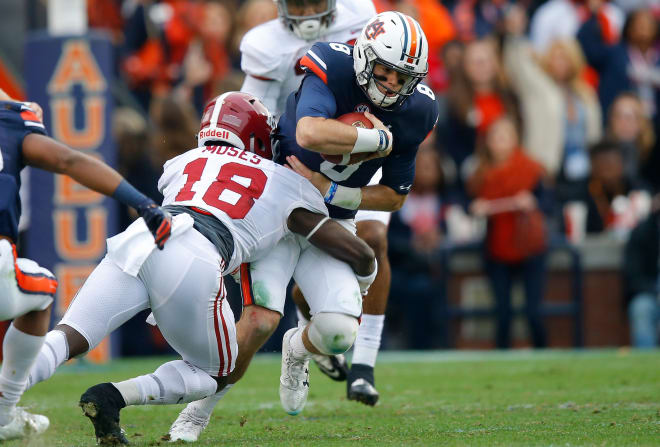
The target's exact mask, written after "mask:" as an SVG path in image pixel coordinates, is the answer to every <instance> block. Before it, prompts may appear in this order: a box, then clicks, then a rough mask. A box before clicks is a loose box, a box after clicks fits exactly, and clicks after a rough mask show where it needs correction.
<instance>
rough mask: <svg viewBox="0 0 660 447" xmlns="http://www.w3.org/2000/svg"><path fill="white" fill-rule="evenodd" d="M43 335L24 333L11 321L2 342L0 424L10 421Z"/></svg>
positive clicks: (42, 340) (41, 343)
mask: <svg viewBox="0 0 660 447" xmlns="http://www.w3.org/2000/svg"><path fill="white" fill-rule="evenodd" d="M45 338H46V337H45V336H43V335H41V336H37V335H30V334H26V333H25V332H22V331H19V330H18V329H16V327H15V326H14V324H13V323H12V324H11V325H10V326H9V329H8V330H7V333H6V334H5V339H4V341H3V342H2V355H3V361H2V368H1V369H0V425H7V424H8V423H9V422H11V420H12V418H13V414H14V409H15V408H16V404H17V403H18V401H19V399H20V398H21V395H22V394H23V391H24V390H25V383H26V381H27V377H28V374H29V372H30V368H31V367H32V364H33V363H34V360H35V358H36V357H37V354H39V350H40V349H41V346H42V345H43V344H44V340H45Z"/></svg>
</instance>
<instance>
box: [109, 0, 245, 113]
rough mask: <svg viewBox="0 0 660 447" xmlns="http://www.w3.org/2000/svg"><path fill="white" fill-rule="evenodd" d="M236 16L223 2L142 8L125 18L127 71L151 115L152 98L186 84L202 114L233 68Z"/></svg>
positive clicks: (166, 3)
mask: <svg viewBox="0 0 660 447" xmlns="http://www.w3.org/2000/svg"><path fill="white" fill-rule="evenodd" d="M233 20H234V15H233V14H232V13H231V10H230V9H229V6H228V5H227V4H225V3H224V2H222V1H209V2H191V1H174V0H168V1H163V2H151V1H145V2H142V3H140V4H138V5H137V6H136V7H135V8H134V9H133V11H132V13H131V14H130V15H129V17H128V18H127V19H126V22H125V34H126V44H125V49H124V59H123V62H122V72H123V74H124V75H125V77H126V78H127V81H128V83H129V85H130V87H131V89H132V91H133V92H134V94H135V95H136V96H137V97H138V98H139V100H140V103H141V104H142V106H143V107H144V109H145V110H148V107H149V103H150V101H151V97H152V95H154V94H156V95H158V94H165V93H167V92H168V91H169V90H170V89H171V88H172V87H173V86H175V85H177V84H180V83H182V84H183V85H184V86H185V87H186V88H189V89H194V90H196V94H195V95H194V96H193V97H194V100H195V105H196V107H197V109H199V110H201V108H202V106H203V105H204V101H205V99H206V98H208V97H210V96H211V95H212V94H213V91H212V89H213V86H214V84H215V83H217V82H218V81H219V80H221V79H222V78H223V77H224V76H226V75H227V73H228V72H229V70H230V68H231V60H230V57H229V54H228V48H229V46H230V41H231V39H230V36H231V33H232V31H233Z"/></svg>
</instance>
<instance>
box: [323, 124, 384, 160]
mask: <svg viewBox="0 0 660 447" xmlns="http://www.w3.org/2000/svg"><path fill="white" fill-rule="evenodd" d="M336 119H337V121H341V122H342V123H344V124H348V125H350V126H353V127H364V128H365V129H373V128H374V125H373V124H371V121H369V118H367V117H366V116H364V113H361V112H351V113H345V114H344V115H342V116H339V117H337V118H336ZM372 154H373V152H361V153H358V154H345V155H328V154H321V156H322V157H323V158H324V159H325V160H327V161H329V162H330V163H333V164H336V165H352V164H355V163H359V162H361V161H362V160H364V159H365V158H367V157H369V156H370V155H372Z"/></svg>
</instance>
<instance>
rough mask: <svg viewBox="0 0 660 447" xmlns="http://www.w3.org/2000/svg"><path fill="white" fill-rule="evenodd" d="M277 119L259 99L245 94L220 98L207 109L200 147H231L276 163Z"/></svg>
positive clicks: (230, 93)
mask: <svg viewBox="0 0 660 447" xmlns="http://www.w3.org/2000/svg"><path fill="white" fill-rule="evenodd" d="M274 129H275V119H274V118H273V115H271V113H270V112H269V111H268V109H267V108H266V106H265V105H263V104H262V103H261V101H259V100H258V99H257V98H256V97H254V96H252V95H250V94H248V93H242V92H227V93H223V94H222V95H220V96H216V97H215V98H213V99H212V100H210V101H209V102H208V103H206V107H204V113H203V114H202V122H201V124H200V126H199V133H198V134H197V144H199V145H200V146H209V145H212V144H221V143H227V144H230V145H232V146H235V147H237V148H239V149H244V150H249V151H250V152H254V153H255V154H257V155H259V156H261V157H263V158H267V159H269V160H272V158H273V151H272V147H271V134H272V132H273V130H274Z"/></svg>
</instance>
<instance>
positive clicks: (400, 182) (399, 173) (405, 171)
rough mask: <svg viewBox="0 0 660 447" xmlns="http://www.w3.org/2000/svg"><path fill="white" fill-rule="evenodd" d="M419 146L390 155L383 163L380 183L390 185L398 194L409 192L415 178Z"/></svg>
mask: <svg viewBox="0 0 660 447" xmlns="http://www.w3.org/2000/svg"><path fill="white" fill-rule="evenodd" d="M416 155H417V148H414V150H409V151H406V152H404V153H402V154H398V155H390V156H388V157H387V158H386V159H385V163H384V164H383V177H382V178H381V179H380V184H381V185H385V186H389V187H390V188H392V189H393V190H394V191H396V192H397V193H398V194H404V195H405V194H408V193H409V192H410V187H411V186H412V183H413V180H414V178H415V156H416Z"/></svg>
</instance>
